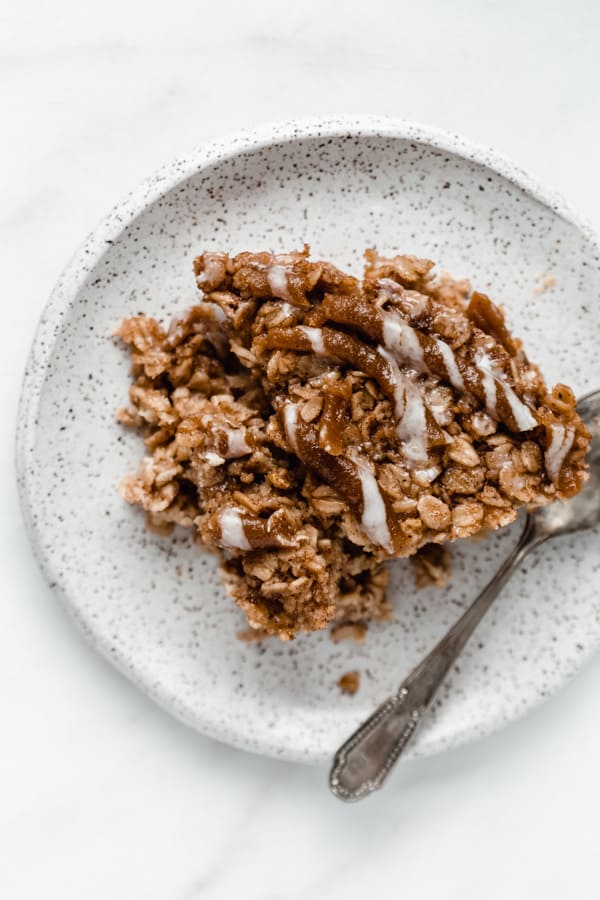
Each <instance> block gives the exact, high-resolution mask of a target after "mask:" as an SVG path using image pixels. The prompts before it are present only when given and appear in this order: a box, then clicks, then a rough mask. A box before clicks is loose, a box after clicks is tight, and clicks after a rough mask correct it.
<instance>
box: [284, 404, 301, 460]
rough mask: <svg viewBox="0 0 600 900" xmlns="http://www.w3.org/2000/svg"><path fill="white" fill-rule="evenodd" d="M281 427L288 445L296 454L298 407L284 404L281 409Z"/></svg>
mask: <svg viewBox="0 0 600 900" xmlns="http://www.w3.org/2000/svg"><path fill="white" fill-rule="evenodd" d="M283 425H284V428H285V433H286V437H287V439H288V442H289V445H290V447H291V448H292V450H293V451H294V453H297V452H298V444H297V441H296V427H297V425H298V407H297V406H296V405H295V403H286V404H285V406H284V407H283Z"/></svg>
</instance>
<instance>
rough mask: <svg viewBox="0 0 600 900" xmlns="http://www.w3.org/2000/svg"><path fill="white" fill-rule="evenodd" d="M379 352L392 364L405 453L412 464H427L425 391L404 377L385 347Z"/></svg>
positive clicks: (395, 397) (399, 426)
mask: <svg viewBox="0 0 600 900" xmlns="http://www.w3.org/2000/svg"><path fill="white" fill-rule="evenodd" d="M377 352H378V353H379V355H380V356H382V357H383V359H385V361H386V362H387V364H388V368H389V374H390V377H391V379H392V381H393V382H394V406H395V411H396V418H397V419H398V424H397V426H396V433H397V435H398V437H399V438H400V440H401V441H402V451H403V453H404V455H405V457H406V458H407V459H408V460H410V461H411V462H414V463H417V462H421V463H422V462H426V461H427V458H428V457H427V419H426V417H425V399H424V397H423V393H422V390H421V389H420V388H419V387H418V386H417V385H416V384H413V382H412V381H411V380H410V379H409V378H407V377H406V375H404V374H403V373H402V372H401V371H400V369H399V367H398V364H397V362H396V360H395V359H394V357H393V356H392V354H391V353H389V352H388V351H387V350H385V349H384V348H383V347H378V350H377Z"/></svg>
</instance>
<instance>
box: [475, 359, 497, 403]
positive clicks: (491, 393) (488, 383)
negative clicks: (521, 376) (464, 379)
mask: <svg viewBox="0 0 600 900" xmlns="http://www.w3.org/2000/svg"><path fill="white" fill-rule="evenodd" d="M492 366H493V363H492V360H491V359H490V358H489V356H488V355H487V354H486V353H484V352H483V351H481V350H480V351H479V352H478V353H477V355H476V356H475V367H476V369H477V371H478V372H479V374H480V375H481V386H482V388H483V393H484V395H485V407H486V409H487V411H488V412H489V414H490V416H493V417H494V419H497V418H498V415H497V413H496V378H495V377H494V373H493V371H492Z"/></svg>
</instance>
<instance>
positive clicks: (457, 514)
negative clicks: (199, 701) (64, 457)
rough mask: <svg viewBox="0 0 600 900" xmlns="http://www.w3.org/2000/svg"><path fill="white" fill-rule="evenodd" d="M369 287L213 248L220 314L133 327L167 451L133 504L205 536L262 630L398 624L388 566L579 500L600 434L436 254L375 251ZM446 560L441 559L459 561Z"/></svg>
mask: <svg viewBox="0 0 600 900" xmlns="http://www.w3.org/2000/svg"><path fill="white" fill-rule="evenodd" d="M366 259H367V262H366V266H365V272H364V277H363V280H362V282H360V281H359V280H357V279H356V278H354V277H352V276H350V275H346V274H345V273H343V272H341V271H339V270H338V269H336V268H335V267H334V266H333V265H331V264H330V263H327V262H313V261H311V260H310V259H309V254H308V248H307V247H305V248H304V250H303V251H301V252H293V253H286V254H271V253H268V252H263V253H255V254H252V253H241V254H238V255H237V256H235V257H229V256H228V255H227V254H224V253H205V254H203V255H202V256H200V257H198V258H197V259H196V260H195V263H194V271H195V275H196V279H197V282H198V285H199V287H200V289H201V290H202V291H203V294H204V297H203V302H202V303H200V304H198V305H197V306H196V307H194V308H193V309H192V310H190V311H189V312H188V313H187V314H186V316H185V317H184V318H182V319H181V320H177V321H175V322H174V323H173V324H172V325H171V327H170V329H169V330H168V331H164V330H163V329H162V328H161V326H160V325H159V324H158V323H156V322H155V321H154V320H152V319H150V318H147V317H135V318H133V319H129V320H125V322H124V323H123V324H122V325H121V328H120V331H119V334H120V336H121V337H122V338H123V339H124V340H125V341H126V342H127V343H129V344H130V345H131V347H132V358H133V366H134V368H133V375H134V384H133V386H132V388H131V391H130V398H131V402H132V406H131V408H130V409H128V410H126V411H122V412H121V414H120V417H121V420H122V421H123V422H124V423H125V424H130V425H133V426H135V427H139V428H141V430H142V431H143V432H144V434H145V438H146V446H147V448H148V451H149V456H148V457H147V459H146V460H145V462H144V464H143V465H142V467H141V469H140V470H139V472H138V473H137V474H136V475H134V476H130V477H129V478H128V479H125V481H124V483H123V485H122V488H121V490H122V493H123V496H124V497H125V499H127V500H128V501H129V502H132V503H136V504H138V505H141V506H142V507H143V508H144V509H146V511H147V515H148V520H149V524H151V525H152V526H153V527H155V528H156V527H158V528H170V527H172V526H173V524H183V525H191V526H193V527H194V528H195V530H196V533H197V535H198V540H199V542H200V543H202V544H204V545H205V546H207V547H210V548H212V549H215V550H217V551H218V552H220V553H221V555H222V557H223V571H224V577H225V582H226V585H227V587H228V589H229V591H230V593H231V594H232V596H233V597H234V599H235V600H236V602H237V603H238V605H239V606H240V607H241V608H242V609H243V610H244V611H245V612H246V614H247V616H248V620H249V623H250V625H251V626H252V627H253V628H254V629H256V630H257V631H258V632H260V633H274V634H278V635H279V636H280V637H282V638H284V639H287V638H290V637H293V636H294V634H295V633H297V632H298V631H303V630H306V631H311V630H316V629H320V628H324V627H325V626H326V625H327V624H328V623H329V622H331V621H336V622H337V623H338V628H339V627H340V625H341V626H344V625H345V624H355V625H357V627H358V628H359V630H360V629H362V628H363V627H364V623H365V622H366V621H368V620H370V619H374V618H387V617H389V614H390V610H389V606H388V604H387V601H386V599H385V583H386V578H387V572H386V569H385V567H384V561H385V560H386V559H388V558H390V557H394V556H412V555H414V554H416V553H420V559H421V562H420V563H419V565H418V568H417V571H418V572H419V573H420V578H421V581H422V582H425V581H437V582H438V583H442V582H443V579H444V574H445V570H446V569H447V564H446V561H445V557H444V556H443V555H441V548H440V553H436V546H437V547H440V545H441V544H444V543H445V542H447V541H452V540H455V539H456V538H459V537H468V536H471V535H474V534H476V533H479V532H482V531H484V530H486V529H487V530H489V529H494V528H498V527H500V526H502V525H505V524H508V523H509V522H511V521H513V519H514V518H515V517H516V515H517V513H518V509H519V507H521V506H528V507H535V506H539V505H542V504H545V503H548V502H551V501H553V500H556V499H564V498H566V497H569V496H572V495H573V494H574V493H576V492H577V491H578V490H579V489H580V488H581V485H582V483H583V479H584V478H585V477H586V476H585V460H584V458H585V452H586V450H587V446H588V444H589V434H588V432H587V430H586V428H585V426H584V425H583V424H582V422H581V420H580V419H579V417H578V415H577V413H576V410H575V398H574V396H573V393H572V392H571V390H570V389H569V388H567V387H565V386H564V385H558V386H557V387H555V388H554V389H553V390H552V391H548V390H547V388H546V386H545V384H544V381H543V379H542V377H541V375H540V372H539V370H538V369H537V367H536V366H535V365H533V364H532V363H530V362H529V360H528V359H527V357H526V355H525V353H524V352H523V349H522V346H521V343H520V341H518V340H517V339H515V338H513V337H512V336H511V334H510V333H509V331H508V330H507V327H506V323H505V319H504V315H503V313H502V311H501V310H500V309H499V308H498V307H496V306H495V305H494V304H493V303H492V302H491V301H490V300H489V298H488V297H486V296H485V295H483V294H480V293H477V292H473V293H471V291H470V286H469V284H468V283H467V282H465V281H454V280H452V279H451V278H449V277H448V276H439V275H436V274H435V273H434V271H433V268H434V266H433V263H432V262H430V261H428V260H420V259H416V258H414V257H408V256H396V257H393V258H390V259H388V258H384V257H380V256H378V255H377V254H376V253H375V252H374V251H367V253H366ZM442 561H443V564H442Z"/></svg>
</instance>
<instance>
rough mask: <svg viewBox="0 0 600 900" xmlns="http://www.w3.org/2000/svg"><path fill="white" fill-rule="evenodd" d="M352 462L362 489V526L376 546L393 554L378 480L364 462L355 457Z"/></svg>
mask: <svg viewBox="0 0 600 900" xmlns="http://www.w3.org/2000/svg"><path fill="white" fill-rule="evenodd" d="M352 461H353V462H354V465H355V467H356V474H357V475H358V478H359V479H360V486H361V489H362V500H363V512H362V517H361V520H360V526H361V528H362V530H363V531H364V532H365V534H366V535H367V537H368V538H370V539H371V540H372V541H373V543H374V544H379V545H380V546H381V547H383V548H384V549H385V550H387V552H388V553H393V552H394V545H393V544H392V536H391V534H390V529H389V526H388V521H387V513H386V509H385V503H384V502H383V497H382V496H381V491H380V490H379V485H378V484H377V479H376V478H375V476H374V475H373V473H372V472H371V471H370V469H369V468H368V467H367V466H366V465H365V463H364V462H363V461H362V460H359V459H358V458H356V457H354V458H353V460H352Z"/></svg>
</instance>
